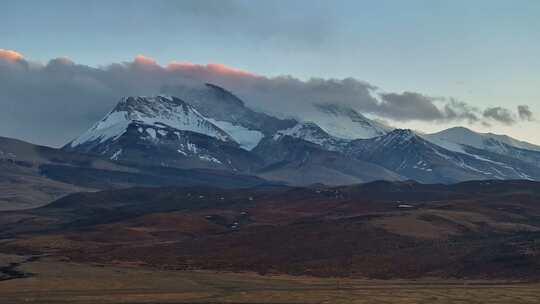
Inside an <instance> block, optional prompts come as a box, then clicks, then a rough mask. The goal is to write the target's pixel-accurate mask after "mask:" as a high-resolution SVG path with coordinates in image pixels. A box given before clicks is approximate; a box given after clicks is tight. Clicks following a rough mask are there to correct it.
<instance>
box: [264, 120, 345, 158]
mask: <svg viewBox="0 0 540 304" xmlns="http://www.w3.org/2000/svg"><path fill="white" fill-rule="evenodd" d="M283 136H290V137H293V138H299V139H302V140H305V141H307V142H311V143H314V144H317V145H319V146H321V147H323V148H324V149H326V150H329V151H340V150H342V149H343V147H345V146H346V145H347V143H348V142H349V141H348V140H344V139H341V138H337V137H335V136H332V135H330V134H328V133H326V132H325V131H324V130H323V129H321V128H320V127H319V126H318V125H317V124H315V123H312V122H301V123H298V124H296V125H295V126H294V127H292V128H289V129H285V130H281V131H278V132H277V133H276V135H274V139H279V138H281V137H283Z"/></svg>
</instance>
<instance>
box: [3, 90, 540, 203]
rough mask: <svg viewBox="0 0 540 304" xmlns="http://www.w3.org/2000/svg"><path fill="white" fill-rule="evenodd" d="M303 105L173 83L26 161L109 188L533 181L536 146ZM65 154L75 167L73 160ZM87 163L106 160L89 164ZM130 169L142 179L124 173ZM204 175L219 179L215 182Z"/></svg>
mask: <svg viewBox="0 0 540 304" xmlns="http://www.w3.org/2000/svg"><path fill="white" fill-rule="evenodd" d="M313 109H314V110H313V111H312V112H311V113H309V115H307V118H306V119H305V120H303V121H299V120H295V119H283V118H278V117H274V116H272V115H269V114H266V113H260V112H257V111H255V110H253V109H250V108H249V107H247V106H246V104H245V103H244V102H243V101H242V100H241V99H240V98H238V97H237V96H235V95H234V94H233V93H231V92H229V91H228V90H226V89H224V88H221V87H219V86H216V85H213V84H205V85H201V86H198V87H193V86H191V87H186V88H185V89H182V90H176V93H175V96H165V95H159V96H152V97H144V96H132V97H125V98H122V99H121V100H120V101H119V102H118V104H117V105H116V106H115V107H114V108H113V109H112V110H111V111H110V112H109V113H107V114H106V115H105V116H104V118H103V119H102V120H100V121H98V122H96V124H95V125H94V126H92V127H91V128H90V129H89V130H88V131H86V132H84V133H83V134H81V135H80V136H79V137H78V138H76V139H74V140H73V141H71V142H69V143H67V144H66V145H65V146H64V147H63V148H62V149H61V150H55V149H50V148H44V147H40V148H39V149H38V150H39V151H45V150H43V149H48V150H47V151H54V155H55V157H54V161H51V159H50V158H47V157H42V156H40V157H39V159H40V161H37V162H36V161H35V160H34V159H31V161H33V165H31V166H33V167H35V168H37V169H35V171H34V173H36V174H37V175H36V176H38V177H39V176H41V177H43V176H46V177H48V178H54V180H55V181H56V182H62V183H63V184H62V187H64V186H66V185H73V184H75V185H76V186H77V187H85V189H86V188H91V189H103V188H107V187H108V186H107V185H105V184H104V183H103V182H101V183H99V182H98V181H99V180H100V178H97V176H98V175H99V176H101V179H102V180H110V183H111V184H112V185H115V187H119V186H120V185H151V184H152V182H151V181H152V178H150V177H149V176H153V177H156V178H154V179H153V180H154V181H157V182H156V183H157V184H158V185H167V184H175V182H178V181H179V180H178V179H177V178H173V177H172V176H174V174H173V172H177V173H178V172H179V171H175V170H192V171H191V172H195V171H196V172H199V173H200V172H206V173H204V174H209V173H208V172H213V173H211V174H218V175H222V174H233V175H234V176H236V177H237V178H239V177H242V178H244V177H249V178H247V180H250V182H247V183H245V185H250V184H254V183H258V182H262V181H263V179H264V180H268V181H271V182H277V183H286V184H289V185H310V184H318V183H322V184H328V185H340V184H354V183H365V182H370V181H375V180H416V181H419V182H424V183H454V182H461V181H467V180H491V179H500V180H503V179H526V180H540V146H536V145H533V144H530V143H526V142H523V141H518V140H516V139H513V138H511V137H508V136H504V135H495V134H490V133H486V134H483V133H477V132H474V131H471V130H469V129H466V128H452V129H448V130H444V131H442V132H439V133H435V134H420V133H416V132H414V131H411V130H400V129H393V128H390V127H388V126H386V125H384V124H381V123H379V122H377V121H374V120H371V119H369V118H367V117H366V116H364V115H362V114H361V113H358V112H357V111H355V110H354V109H352V108H348V107H344V106H341V105H337V104H314V106H313ZM7 142H8V139H4V140H3V141H0V160H3V161H4V162H3V164H4V166H5V165H6V161H7V160H12V162H11V163H10V165H11V166H13V164H15V163H16V161H28V159H24V160H23V159H21V156H20V149H12V148H11V149H10V148H9V147H10V145H8V144H6V143H7ZM26 145H28V146H31V145H30V144H26ZM11 147H13V145H12V146H11ZM36 149H37V148H33V150H34V151H35V150H36ZM25 150H26V151H28V150H32V149H30V148H25ZM40 153H41V152H40ZM47 153H49V154H50V153H53V152H47ZM38 154H39V153H38ZM43 159H46V161H43ZM65 159H71V161H66V160H65ZM75 159H77V160H78V159H84V161H83V163H84V164H83V165H81V163H77V164H74V163H73V160H75ZM96 163H100V164H105V163H106V164H108V165H107V168H106V169H104V168H103V167H100V168H95V165H94V164H96ZM59 166H61V168H60V167H59ZM114 166H117V168H116V169H115V170H111V169H110V168H112V167H114ZM118 166H120V167H121V168H122V169H121V170H117V169H118ZM82 167H84V170H81V172H86V173H88V170H90V169H92V170H102V171H100V173H99V174H98V175H96V174H97V173H96V172H94V173H93V174H94V175H93V179H92V178H90V177H89V175H88V174H87V175H85V176H86V178H87V179H88V180H85V181H83V179H84V178H74V177H72V176H75V172H71V173H69V172H68V171H69V170H75V169H74V168H82ZM141 168H144V169H141ZM149 168H151V169H149ZM103 170H105V171H107V172H105V171H103ZM193 170H195V171H193ZM197 170H198V171H197ZM201 170H203V171H201ZM204 170H206V171H204ZM208 170H209V171H208ZM112 171H114V173H111V172H112ZM118 171H122V172H123V173H122V176H123V177H122V178H120V177H119V175H118ZM135 172H137V174H142V175H144V176H146V177H145V178H141V176H139V178H134V177H133V174H135ZM149 172H151V173H149ZM165 172H166V173H165ZM183 172H184V173H182V174H184V175H185V174H187V173H186V171H183ZM163 174H165V175H166V177H163ZM178 174H179V173H178ZM182 174H180V175H182ZM83 175H84V174H83ZM157 176H161V178H157ZM105 177H107V178H105ZM257 178H262V179H259V181H257ZM204 179H205V178H203V180H204ZM73 180H75V181H76V182H74V181H73ZM211 180H212V182H211V184H212V185H215V186H219V181H218V180H219V179H211ZM184 182H185V180H184ZM222 182H223V181H222ZM195 184H197V183H195ZM203 184H204V183H203ZM225 184H227V183H225ZM229 184H230V183H229ZM233 184H235V183H233ZM240 184H242V183H240ZM68 188H69V187H68ZM64 192H65V191H61V193H64Z"/></svg>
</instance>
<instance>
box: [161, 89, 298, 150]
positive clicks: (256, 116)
mask: <svg viewBox="0 0 540 304" xmlns="http://www.w3.org/2000/svg"><path fill="white" fill-rule="evenodd" d="M167 91H169V92H171V93H173V94H174V95H175V96H177V97H179V98H181V99H182V100H184V101H186V102H187V103H189V104H190V105H192V106H193V107H194V108H195V109H197V111H199V113H201V114H202V115H204V116H205V117H207V119H208V120H209V121H211V122H212V123H213V124H215V125H216V126H218V127H220V128H221V129H223V130H225V131H226V132H227V133H228V134H229V135H230V136H231V137H232V138H234V139H235V140H236V141H237V142H238V143H239V144H240V145H241V146H242V147H243V148H244V149H246V150H251V149H253V148H254V147H255V146H257V144H258V143H259V142H260V141H261V139H262V138H263V137H265V136H271V135H273V134H274V133H275V132H276V131H278V130H283V129H287V128H290V127H292V126H294V125H295V124H296V121H295V120H288V119H279V118H276V117H273V116H270V115H267V114H265V113H260V112H255V111H253V110H252V109H250V108H248V107H247V106H246V105H245V104H244V102H243V101H242V100H241V99H240V98H238V97H237V96H236V95H234V94H233V93H231V92H229V91H227V90H226V89H224V88H222V87H219V86H217V85H214V84H209V83H206V84H204V85H199V86H196V85H190V86H176V87H171V88H167Z"/></svg>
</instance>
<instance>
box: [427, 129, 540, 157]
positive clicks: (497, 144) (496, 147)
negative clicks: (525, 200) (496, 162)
mask: <svg viewBox="0 0 540 304" xmlns="http://www.w3.org/2000/svg"><path fill="white" fill-rule="evenodd" d="M423 137H424V138H425V139H426V140H428V141H430V142H432V143H434V144H436V145H438V146H441V147H444V148H445V149H447V150H450V151H455V152H459V153H464V154H468V155H473V156H475V157H482V158H486V157H488V158H489V157H491V156H486V155H485V154H486V153H488V154H489V153H495V154H499V155H503V156H506V157H511V158H515V159H519V160H521V161H525V162H528V163H530V164H533V165H535V166H537V167H540V146H536V145H533V144H530V143H527V142H523V141H519V140H516V139H514V138H511V137H509V136H506V135H496V134H491V133H477V132H474V131H472V130H469V129H467V128H463V127H457V128H451V129H447V130H444V131H441V132H439V133H435V134H427V135H423Z"/></svg>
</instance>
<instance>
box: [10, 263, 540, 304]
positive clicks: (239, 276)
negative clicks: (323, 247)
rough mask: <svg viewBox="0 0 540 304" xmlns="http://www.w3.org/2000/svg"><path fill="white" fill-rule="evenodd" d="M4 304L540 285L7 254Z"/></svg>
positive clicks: (299, 298) (431, 295)
mask: <svg viewBox="0 0 540 304" xmlns="http://www.w3.org/2000/svg"><path fill="white" fill-rule="evenodd" d="M13 263H17V267H14V268H13V269H10V271H11V272H13V270H16V271H15V273H17V272H18V273H19V274H21V273H22V274H30V275H29V276H22V277H18V278H15V277H14V278H12V279H9V278H7V277H6V276H5V274H4V277H3V279H4V280H3V281H1V278H0V298H1V303H6V304H8V303H9V304H18V303H40V304H52V303H85V304H90V303H92V304H101V303H107V304H112V303H207V304H210V303H212V304H217V303H266V304H269V303H333V304H334V303H335V304H338V303H505V304H506V303H538V302H539V301H540V293H539V292H538V290H540V284H538V283H520V282H502V281H448V280H438V279H432V280H428V279H422V280H414V281H411V280H384V281H380V280H358V279H333V278H326V279H325V278H313V277H306V276H302V277H294V276H261V275H257V274H253V273H230V272H207V271H166V270H156V269H150V268H143V267H135V266H131V267H130V266H128V265H126V266H122V267H119V266H109V265H98V264H92V265H90V264H79V263H72V262H69V261H63V260H61V259H60V258H52V257H43V258H39V259H28V257H19V256H0V269H5V266H6V265H13Z"/></svg>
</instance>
